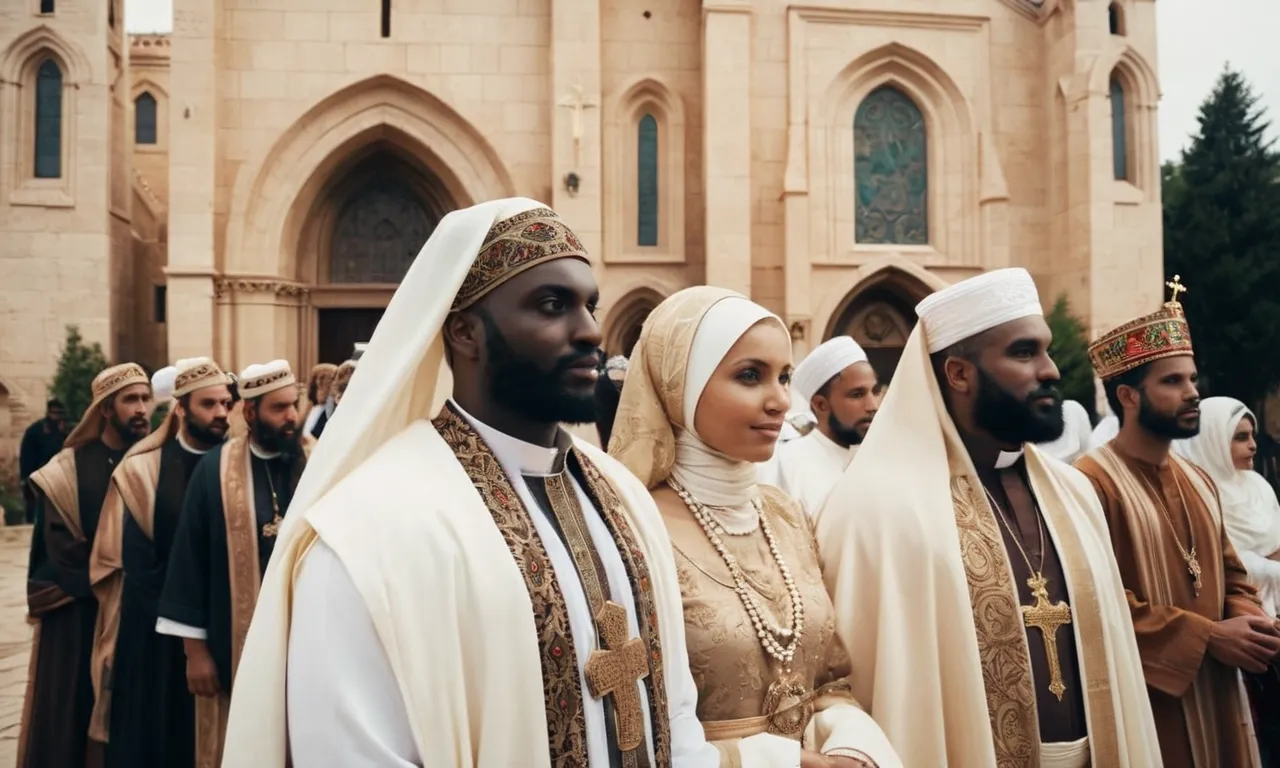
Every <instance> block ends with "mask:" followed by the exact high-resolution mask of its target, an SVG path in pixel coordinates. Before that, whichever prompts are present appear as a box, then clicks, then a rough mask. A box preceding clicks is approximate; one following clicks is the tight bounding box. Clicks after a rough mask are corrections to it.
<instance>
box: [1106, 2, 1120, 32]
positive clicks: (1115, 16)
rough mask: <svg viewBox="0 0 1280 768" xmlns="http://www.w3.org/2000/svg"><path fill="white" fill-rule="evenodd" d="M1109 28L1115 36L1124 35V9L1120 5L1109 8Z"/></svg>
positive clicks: (1115, 4) (1112, 5) (1114, 4)
mask: <svg viewBox="0 0 1280 768" xmlns="http://www.w3.org/2000/svg"><path fill="white" fill-rule="evenodd" d="M1107 26H1108V27H1109V28H1110V30H1111V34H1113V35H1123V34H1124V9H1123V8H1121V7H1120V3H1112V4H1111V5H1109V6H1107Z"/></svg>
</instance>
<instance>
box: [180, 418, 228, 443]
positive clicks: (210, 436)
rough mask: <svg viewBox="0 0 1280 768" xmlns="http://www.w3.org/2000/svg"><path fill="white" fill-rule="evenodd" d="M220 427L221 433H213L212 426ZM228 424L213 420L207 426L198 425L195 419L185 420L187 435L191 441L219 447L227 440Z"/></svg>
mask: <svg viewBox="0 0 1280 768" xmlns="http://www.w3.org/2000/svg"><path fill="white" fill-rule="evenodd" d="M215 424H216V425H219V426H221V427H222V431H221V432H220V433H219V432H215V431H213V429H212V427H213V426H214V425H215ZM227 428H228V423H227V420H226V419H214V420H213V421H211V422H210V423H209V424H208V425H207V426H206V425H204V424H200V423H198V422H197V421H196V420H195V419H187V434H188V435H190V436H191V439H192V440H195V441H196V442H197V443H200V444H202V445H219V444H221V443H224V442H226V440H227Z"/></svg>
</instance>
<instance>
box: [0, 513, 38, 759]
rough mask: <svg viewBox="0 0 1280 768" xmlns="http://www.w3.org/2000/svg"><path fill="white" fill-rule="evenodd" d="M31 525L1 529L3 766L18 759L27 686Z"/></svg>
mask: <svg viewBox="0 0 1280 768" xmlns="http://www.w3.org/2000/svg"><path fill="white" fill-rule="evenodd" d="M30 546H31V526H28V525H23V526H15V527H4V528H0V766H10V765H13V764H14V763H16V762H17V760H18V729H19V728H20V727H21V721H22V697H23V695H24V694H25V693H26V686H27V659H28V658H29V656H30V654H31V628H30V627H29V626H27V620H26V616H27V551H28V549H29V548H30Z"/></svg>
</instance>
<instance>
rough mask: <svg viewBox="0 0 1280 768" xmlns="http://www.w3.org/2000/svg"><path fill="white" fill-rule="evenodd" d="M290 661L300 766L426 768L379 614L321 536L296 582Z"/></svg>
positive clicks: (294, 747)
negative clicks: (374, 615)
mask: <svg viewBox="0 0 1280 768" xmlns="http://www.w3.org/2000/svg"><path fill="white" fill-rule="evenodd" d="M288 664H289V667H288V674H287V676H286V681H287V682H286V687H287V691H286V697H287V702H288V707H287V709H288V717H289V745H290V751H291V753H292V757H293V765H294V766H295V768H346V767H347V766H354V765H366V766H378V767H379V768H404V767H407V766H420V765H422V760H421V758H420V757H419V755H418V750H417V747H416V745H415V744H414V740H413V731H412V729H411V728H410V726H409V716H408V712H407V710H406V709H405V705H404V699H403V698H402V697H401V695H400V689H399V686H398V685H397V684H396V679H395V675H394V673H393V672H392V670H391V662H390V661H389V660H388V659H387V655H386V652H385V651H384V650H383V648H382V643H381V641H380V640H379V639H378V635H377V632H376V630H375V629H374V627H373V619H371V618H370V617H369V611H368V609H367V608H366V607H365V604H364V600H363V599H362V598H361V597H360V593H359V592H358V591H357V590H356V586H355V583H354V582H352V581H351V577H350V576H348V575H347V571H346V569H345V568H344V567H343V565H342V561H340V560H339V559H338V556H337V554H336V553H334V551H333V550H332V549H330V548H329V547H328V546H326V545H325V544H324V542H323V541H317V542H316V543H315V544H314V545H313V546H312V548H311V551H309V552H308V553H307V555H306V558H305V559H304V560H303V562H302V568H301V570H300V571H299V572H298V576H297V582H296V583H295V585H294V595H293V620H292V624H291V627H290V630H289V662H288Z"/></svg>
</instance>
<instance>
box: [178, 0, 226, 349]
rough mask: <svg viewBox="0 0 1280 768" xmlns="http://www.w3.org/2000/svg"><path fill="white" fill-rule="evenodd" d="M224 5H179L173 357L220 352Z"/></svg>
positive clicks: (198, 0) (189, 1)
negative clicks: (217, 305) (217, 282)
mask: <svg viewBox="0 0 1280 768" xmlns="http://www.w3.org/2000/svg"><path fill="white" fill-rule="evenodd" d="M220 18H221V12H220V11H219V10H218V4H217V3H215V2H210V1H209V0H175V1H174V4H173V46H172V54H171V57H170V74H169V93H171V94H173V98H171V99H170V100H169V266H168V267H167V268H166V269H165V274H166V275H167V281H168V286H169V290H168V304H169V317H168V326H169V357H170V358H171V359H174V360H176V359H178V358H182V357H193V356H199V355H210V354H213V352H214V332H215V323H216V318H215V315H214V284H213V281H214V276H215V273H216V269H217V261H216V254H215V252H214V219H213V211H214V205H215V200H216V195H217V178H218V153H217V127H218V126H217V115H216V111H215V107H216V104H217V43H216V40H217V38H218V21H219V19H220Z"/></svg>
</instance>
